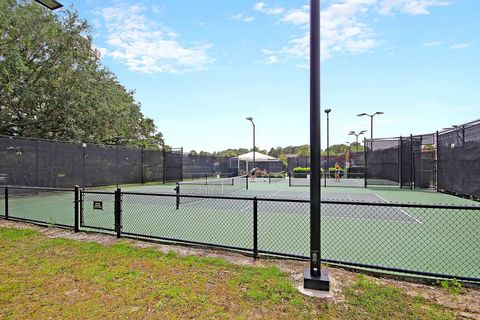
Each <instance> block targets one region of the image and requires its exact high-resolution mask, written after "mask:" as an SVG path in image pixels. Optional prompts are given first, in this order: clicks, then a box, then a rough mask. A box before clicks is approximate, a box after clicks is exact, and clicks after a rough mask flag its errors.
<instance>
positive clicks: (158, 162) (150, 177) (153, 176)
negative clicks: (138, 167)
mask: <svg viewBox="0 0 480 320" xmlns="http://www.w3.org/2000/svg"><path fill="white" fill-rule="evenodd" d="M143 181H144V182H160V181H163V151H151V150H144V151H143Z"/></svg>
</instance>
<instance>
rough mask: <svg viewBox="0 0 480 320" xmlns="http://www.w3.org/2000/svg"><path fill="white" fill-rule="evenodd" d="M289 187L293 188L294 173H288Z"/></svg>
mask: <svg viewBox="0 0 480 320" xmlns="http://www.w3.org/2000/svg"><path fill="white" fill-rule="evenodd" d="M288 186H289V187H291V186H292V173H291V172H289V173H288Z"/></svg>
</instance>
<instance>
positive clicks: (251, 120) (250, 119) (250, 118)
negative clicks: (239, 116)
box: [245, 117, 256, 168]
mask: <svg viewBox="0 0 480 320" xmlns="http://www.w3.org/2000/svg"><path fill="white" fill-rule="evenodd" d="M245 119H247V120H248V121H250V122H251V123H252V125H253V167H254V168H256V167H255V123H253V118H252V117H247V118H245Z"/></svg>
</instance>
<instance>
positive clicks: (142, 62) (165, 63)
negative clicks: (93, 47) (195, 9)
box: [99, 5, 213, 74]
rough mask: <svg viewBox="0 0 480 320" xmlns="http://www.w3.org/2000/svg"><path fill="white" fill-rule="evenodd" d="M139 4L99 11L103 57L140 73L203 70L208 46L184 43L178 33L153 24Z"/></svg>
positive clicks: (206, 61)
mask: <svg viewBox="0 0 480 320" xmlns="http://www.w3.org/2000/svg"><path fill="white" fill-rule="evenodd" d="M145 11H146V8H145V7H143V6H141V5H131V6H123V5H117V6H113V7H107V8H104V9H102V10H101V11H100V12H99V15H100V16H101V17H102V18H103V21H104V24H105V27H106V29H107V31H108V34H107V40H106V42H107V44H108V45H109V47H108V48H107V49H108V50H105V51H104V52H105V55H107V56H110V57H113V58H114V59H116V60H118V61H121V62H123V63H125V64H126V65H127V66H128V67H129V68H130V69H131V70H133V71H137V72H141V73H173V74H178V73H184V72H188V71H198V70H204V69H206V68H207V67H208V65H209V64H211V63H212V62H213V59H212V58H210V57H209V55H208V53H207V51H208V49H209V48H211V44H209V43H205V44H184V43H181V42H179V41H178V40H177V39H178V38H179V37H180V36H179V34H177V33H176V32H174V31H173V30H171V29H169V28H167V27H165V26H163V25H161V24H159V23H156V22H154V21H152V20H150V19H148V18H147V17H146V15H144V14H143V13H144V12H145Z"/></svg>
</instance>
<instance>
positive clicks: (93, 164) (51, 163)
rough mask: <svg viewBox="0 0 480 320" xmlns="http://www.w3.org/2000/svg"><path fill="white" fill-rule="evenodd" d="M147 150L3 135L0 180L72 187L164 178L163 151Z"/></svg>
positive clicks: (6, 183)
mask: <svg viewBox="0 0 480 320" xmlns="http://www.w3.org/2000/svg"><path fill="white" fill-rule="evenodd" d="M143 153H144V154H142V150H141V149H132V148H125V147H115V146H106V145H94V144H76V143H66V142H57V141H48V140H36V139H25V138H13V137H0V159H1V161H0V184H4V185H16V186H37V187H51V188H71V187H74V186H75V185H78V186H82V187H96V186H105V185H116V184H126V183H142V182H145V181H147V182H149V181H162V180H163V152H162V151H143ZM180 165H181V161H180ZM142 175H143V177H142ZM180 177H181V174H180Z"/></svg>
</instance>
